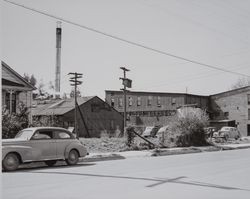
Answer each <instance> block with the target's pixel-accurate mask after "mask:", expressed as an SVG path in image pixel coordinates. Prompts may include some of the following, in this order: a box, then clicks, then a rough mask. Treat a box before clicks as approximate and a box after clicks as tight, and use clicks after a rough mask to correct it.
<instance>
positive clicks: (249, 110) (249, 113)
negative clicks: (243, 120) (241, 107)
mask: <svg viewBox="0 0 250 199" xmlns="http://www.w3.org/2000/svg"><path fill="white" fill-rule="evenodd" d="M248 120H250V109H248Z"/></svg>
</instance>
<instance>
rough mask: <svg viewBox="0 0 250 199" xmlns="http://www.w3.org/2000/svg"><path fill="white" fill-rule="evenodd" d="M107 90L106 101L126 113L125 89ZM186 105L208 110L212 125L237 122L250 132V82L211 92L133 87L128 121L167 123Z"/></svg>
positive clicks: (244, 132)
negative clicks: (227, 89)
mask: <svg viewBox="0 0 250 199" xmlns="http://www.w3.org/2000/svg"><path fill="white" fill-rule="evenodd" d="M105 93H106V102H107V103H108V104H110V105H111V106H112V107H114V108H115V109H116V110H117V111H118V112H120V113H123V112H124V96H123V92H122V91H113V90H106V91H105ZM183 106H193V107H198V108H201V109H203V110H205V111H207V113H208V114H209V117H210V125H212V126H215V127H217V128H220V127H221V126H237V127H238V129H239V130H240V132H241V134H242V135H243V136H247V135H248V136H250V86H247V87H244V88H240V89H235V90H231V91H227V92H223V93H219V94H215V95H211V96H201V95H192V94H187V93H162V92H135V91H130V92H127V121H128V123H130V124H134V125H141V126H152V125H166V124H168V122H169V120H170V119H171V117H172V116H173V115H174V114H175V113H176V111H177V109H178V108H180V107H183Z"/></svg>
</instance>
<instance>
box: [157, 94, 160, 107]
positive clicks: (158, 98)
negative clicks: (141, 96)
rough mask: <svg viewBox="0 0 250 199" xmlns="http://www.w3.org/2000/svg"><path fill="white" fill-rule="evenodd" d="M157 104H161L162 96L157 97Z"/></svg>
mask: <svg viewBox="0 0 250 199" xmlns="http://www.w3.org/2000/svg"><path fill="white" fill-rule="evenodd" d="M157 106H161V97H160V96H158V97H157Z"/></svg>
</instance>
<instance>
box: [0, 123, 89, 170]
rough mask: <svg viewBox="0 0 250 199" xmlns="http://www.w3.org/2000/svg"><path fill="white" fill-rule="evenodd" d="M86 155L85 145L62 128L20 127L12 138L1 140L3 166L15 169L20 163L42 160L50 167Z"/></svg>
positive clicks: (71, 162) (75, 162) (70, 163)
mask: <svg viewBox="0 0 250 199" xmlns="http://www.w3.org/2000/svg"><path fill="white" fill-rule="evenodd" d="M87 154H88V152H87V150H86V148H85V147H84V145H83V144H82V143H81V141H79V140H78V139H76V138H75V136H74V135H73V134H72V133H71V132H70V131H68V130H66V129H64V128H57V127H35V128H26V129H23V130H21V131H20V132H19V133H18V134H17V135H16V136H15V138H13V139H3V140H2V166H3V169H4V170H5V171H13V170H16V169H17V168H18V166H19V164H22V163H30V162H36V161H44V162H45V163H46V164H47V165H48V166H53V165H54V164H55V163H56V162H57V161H58V160H65V161H66V163H67V164H68V165H74V164H77V162H78V160H79V157H84V156H86V155H87Z"/></svg>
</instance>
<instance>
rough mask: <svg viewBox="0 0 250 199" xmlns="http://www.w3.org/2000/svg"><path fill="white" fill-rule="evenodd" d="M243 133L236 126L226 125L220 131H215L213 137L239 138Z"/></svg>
mask: <svg viewBox="0 0 250 199" xmlns="http://www.w3.org/2000/svg"><path fill="white" fill-rule="evenodd" d="M240 137H241V134H240V132H239V130H238V129H237V128H235V127H230V126H224V127H222V128H221V129H220V130H219V131H218V132H214V134H213V138H223V139H225V140H228V139H236V140H237V139H239V138H240Z"/></svg>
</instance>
